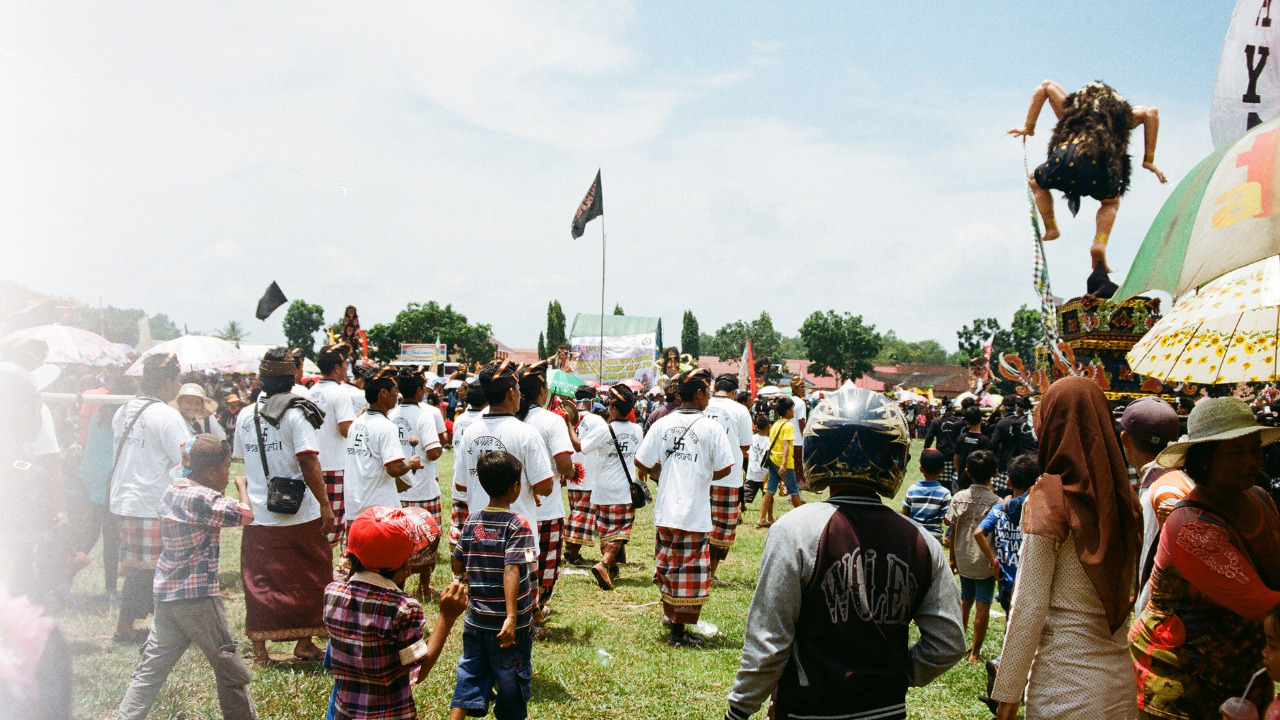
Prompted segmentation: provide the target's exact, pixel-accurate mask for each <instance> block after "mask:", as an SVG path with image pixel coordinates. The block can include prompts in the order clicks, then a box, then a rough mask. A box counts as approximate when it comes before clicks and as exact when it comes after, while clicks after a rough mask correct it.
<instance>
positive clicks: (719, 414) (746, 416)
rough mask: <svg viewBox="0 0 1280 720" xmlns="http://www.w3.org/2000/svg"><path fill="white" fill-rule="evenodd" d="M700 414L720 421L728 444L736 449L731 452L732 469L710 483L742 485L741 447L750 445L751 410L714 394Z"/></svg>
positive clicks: (732, 485) (724, 485) (723, 485)
mask: <svg viewBox="0 0 1280 720" xmlns="http://www.w3.org/2000/svg"><path fill="white" fill-rule="evenodd" d="M702 414H703V415H706V416H707V417H709V418H711V419H712V420H715V421H716V422H717V423H720V427H722V428H724V434H725V435H726V436H727V437H728V438H729V445H730V446H731V447H733V448H734V449H735V450H737V452H735V453H734V454H733V469H732V470H730V471H729V474H728V475H726V476H725V477H723V478H720V479H719V480H715V481H713V482H712V483H711V484H712V485H717V486H719V487H742V448H744V447H750V446H751V412H750V411H749V410H747V409H746V408H745V407H743V406H742V403H740V402H738V401H736V400H734V399H733V398H727V397H724V396H723V395H716V396H714V397H712V398H711V402H709V403H707V409H706V410H703V411H702Z"/></svg>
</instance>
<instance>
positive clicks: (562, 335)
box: [546, 300, 569, 354]
mask: <svg viewBox="0 0 1280 720" xmlns="http://www.w3.org/2000/svg"><path fill="white" fill-rule="evenodd" d="M568 341H569V336H568V330H567V329H566V327H565V320H564V309H563V308H561V307H560V301H559V300H552V301H551V302H549V303H547V344H546V350H547V353H548V354H551V353H553V352H555V351H556V350H557V349H559V347H560V346H561V345H563V344H565V343H566V342H568Z"/></svg>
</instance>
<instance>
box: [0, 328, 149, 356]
mask: <svg viewBox="0 0 1280 720" xmlns="http://www.w3.org/2000/svg"><path fill="white" fill-rule="evenodd" d="M20 340H43V341H44V343H45V344H46V345H48V346H49V354H48V355H47V356H45V360H44V361H45V362H47V363H51V364H54V365H123V364H125V363H127V362H129V357H128V356H127V355H126V354H125V353H124V352H122V351H121V350H120V348H118V347H116V346H115V344H114V343H112V342H111V341H110V340H108V339H106V338H104V337H102V336H101V335H99V334H97V333H94V332H89V331H88V330H81V329H80V328H75V327H69V326H67V325H37V326H36V327H31V328H27V329H25V330H19V331H17V332H15V333H10V334H9V335H6V336H5V337H4V338H0V345H8V344H9V343H12V342H17V341H20Z"/></svg>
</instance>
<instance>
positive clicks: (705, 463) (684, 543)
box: [635, 368, 741, 647]
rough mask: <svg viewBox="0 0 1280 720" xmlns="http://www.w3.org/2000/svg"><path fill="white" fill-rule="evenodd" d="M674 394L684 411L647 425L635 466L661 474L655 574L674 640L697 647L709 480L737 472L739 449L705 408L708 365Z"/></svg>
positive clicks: (705, 575)
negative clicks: (694, 630) (690, 627)
mask: <svg viewBox="0 0 1280 720" xmlns="http://www.w3.org/2000/svg"><path fill="white" fill-rule="evenodd" d="M676 392H677V393H678V394H679V397H680V400H681V405H680V409H679V410H676V411H675V412H672V413H669V414H667V415H666V416H665V417H663V418H662V419H660V420H659V421H658V422H656V423H654V424H653V426H652V427H650V428H649V432H648V434H647V435H645V438H644V441H643V442H641V443H640V450H639V451H638V452H637V453H636V458H635V464H636V467H637V468H638V469H639V470H640V473H639V475H640V477H641V478H642V479H647V478H648V477H649V475H654V476H658V475H659V474H660V475H661V477H660V479H659V480H658V493H657V496H656V497H655V498H654V503H653V524H654V530H655V531H656V534H657V545H656V550H655V553H654V564H655V565H656V568H655V570H654V578H655V580H656V581H657V583H658V587H659V589H660V590H661V591H662V610H663V614H664V615H665V617H666V619H667V620H669V621H670V622H671V637H670V639H669V640H668V644H669V645H672V646H676V645H688V646H694V647H696V646H699V645H702V643H703V642H704V640H703V639H702V638H701V637H699V636H697V635H694V634H692V633H690V632H688V631H687V630H685V625H688V624H693V623H696V622H698V616H699V614H701V612H702V606H703V605H705V604H706V602H707V600H709V599H710V596H711V542H710V541H711V530H712V527H713V525H712V523H711V482H712V481H713V480H720V479H723V478H725V477H727V476H728V475H729V473H730V472H732V471H733V466H734V457H733V456H734V454H735V453H737V454H739V455H740V454H741V451H739V449H738V448H736V447H731V446H730V445H729V438H728V437H727V436H726V435H725V432H724V428H722V427H720V424H719V423H717V422H716V421H714V420H712V419H710V418H708V417H707V416H706V415H704V414H703V413H702V411H703V410H705V409H706V407H707V405H708V404H709V403H710V401H711V371H710V370H707V369H706V368H698V369H696V370H689V371H686V372H684V373H681V375H680V377H679V380H678V382H677V387H676Z"/></svg>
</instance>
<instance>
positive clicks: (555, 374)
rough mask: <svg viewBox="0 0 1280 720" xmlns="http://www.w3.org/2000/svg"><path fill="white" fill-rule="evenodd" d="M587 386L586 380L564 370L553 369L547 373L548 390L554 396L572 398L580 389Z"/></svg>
mask: <svg viewBox="0 0 1280 720" xmlns="http://www.w3.org/2000/svg"><path fill="white" fill-rule="evenodd" d="M586 384H587V381H586V380H583V379H582V378H580V377H578V376H577V375H574V374H572V373H567V372H565V371H563V370H555V369H552V370H550V371H548V372H547V389H549V390H550V391H551V394H553V395H559V396H561V397H567V398H571V397H573V396H574V393H575V392H577V390H578V388H580V387H582V386H583V385H586Z"/></svg>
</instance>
